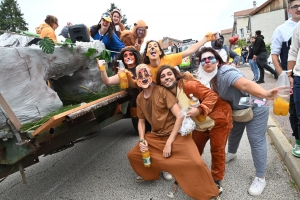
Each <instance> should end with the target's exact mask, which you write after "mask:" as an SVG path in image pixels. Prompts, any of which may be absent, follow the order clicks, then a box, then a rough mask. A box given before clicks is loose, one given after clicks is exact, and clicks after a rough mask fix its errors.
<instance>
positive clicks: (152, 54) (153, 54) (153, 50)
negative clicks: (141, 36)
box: [146, 42, 161, 60]
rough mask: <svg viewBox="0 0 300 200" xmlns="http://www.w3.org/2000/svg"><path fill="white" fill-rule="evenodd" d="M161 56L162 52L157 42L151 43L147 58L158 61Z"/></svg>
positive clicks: (148, 47)
mask: <svg viewBox="0 0 300 200" xmlns="http://www.w3.org/2000/svg"><path fill="white" fill-rule="evenodd" d="M160 55H161V51H160V49H159V46H158V44H157V43H156V42H149V43H148V46H147V53H146V56H148V57H149V59H150V60H154V59H158V58H159V56H160Z"/></svg>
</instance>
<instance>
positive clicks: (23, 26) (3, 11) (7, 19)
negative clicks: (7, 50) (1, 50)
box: [0, 0, 28, 32]
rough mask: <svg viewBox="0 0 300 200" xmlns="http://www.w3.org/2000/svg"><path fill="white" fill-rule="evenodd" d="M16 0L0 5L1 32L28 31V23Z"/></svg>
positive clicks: (5, 0)
mask: <svg viewBox="0 0 300 200" xmlns="http://www.w3.org/2000/svg"><path fill="white" fill-rule="evenodd" d="M23 15H24V14H23V13H21V9H20V8H19V4H18V3H17V1H16V0H3V1H1V4H0V30H5V31H12V32H16V31H17V32H18V31H27V30H28V28H27V25H28V24H27V23H26V22H25V20H24V19H23Z"/></svg>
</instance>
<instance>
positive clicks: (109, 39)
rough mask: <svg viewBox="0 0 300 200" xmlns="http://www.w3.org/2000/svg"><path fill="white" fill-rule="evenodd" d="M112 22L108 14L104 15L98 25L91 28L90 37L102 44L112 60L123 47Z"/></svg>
mask: <svg viewBox="0 0 300 200" xmlns="http://www.w3.org/2000/svg"><path fill="white" fill-rule="evenodd" d="M111 23H112V20H111V18H110V15H109V14H108V13H104V14H102V16H101V19H100V21H99V23H98V24H96V25H94V26H92V27H91V29H90V30H91V36H92V38H93V39H94V40H100V41H101V42H103V43H104V45H105V48H106V49H107V50H109V51H110V53H111V54H110V55H111V57H112V58H113V57H114V56H116V55H117V54H118V53H119V52H120V51H121V50H122V49H123V48H124V47H125V45H124V44H123V42H122V41H121V40H120V39H119V37H118V36H117V35H116V33H115V32H114V28H113V26H112V24H111Z"/></svg>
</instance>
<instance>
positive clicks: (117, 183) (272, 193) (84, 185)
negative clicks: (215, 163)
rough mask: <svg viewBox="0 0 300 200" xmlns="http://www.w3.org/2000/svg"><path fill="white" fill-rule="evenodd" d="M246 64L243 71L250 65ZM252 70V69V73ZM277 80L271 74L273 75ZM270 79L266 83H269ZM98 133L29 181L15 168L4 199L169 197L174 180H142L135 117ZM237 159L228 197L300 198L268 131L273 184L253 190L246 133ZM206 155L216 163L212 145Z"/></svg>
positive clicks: (34, 170) (43, 161)
mask: <svg viewBox="0 0 300 200" xmlns="http://www.w3.org/2000/svg"><path fill="white" fill-rule="evenodd" d="M247 68H248V67H242V68H240V69H241V71H244V70H249V68H248V69H247ZM250 76H251V74H248V75H246V77H249V79H252V78H253V77H250ZM269 79H270V81H273V83H275V80H274V79H273V78H272V77H271V76H268V75H266V82H267V81H269ZM272 79H273V80H272ZM269 84H270V85H267V83H266V84H265V85H262V86H263V87H267V86H268V87H269V86H271V83H269ZM95 136H96V137H94V138H92V139H89V140H85V141H83V142H81V143H77V144H76V145H75V146H74V147H71V148H69V149H67V150H65V151H62V152H59V153H56V154H54V155H49V156H46V157H41V158H40V162H39V163H37V164H35V165H33V166H31V167H29V168H27V169H26V171H25V173H26V176H27V181H28V186H25V185H24V184H23V182H22V179H21V175H20V174H19V173H15V174H13V175H11V176H9V177H8V178H7V179H5V180H4V181H3V182H1V183H0V185H1V186H0V199H1V200H16V199H17V200H18V199H22V200H27V199H28V200H40V199H43V200H48V199H49V200H53V199H62V200H73V199H74V200H75V199H76V200H77V199H99V200H102V199H103V200H129V199H136V200H165V199H169V198H168V197H167V196H166V195H167V193H168V192H169V191H171V188H172V182H169V181H165V180H163V179H162V178H161V179H160V180H158V181H151V182H143V183H136V182H135V177H136V174H135V173H134V171H133V170H132V169H131V167H130V165H129V162H128V159H127V156H126V154H127V152H128V151H129V150H130V149H131V148H132V147H133V146H134V145H135V144H136V142H137V141H138V136H137V133H136V132H135V131H134V129H133V127H132V125H131V120H130V119H123V120H120V121H119V122H116V123H114V124H112V125H110V126H108V127H105V128H103V129H102V130H100V131H99V132H97V133H96V134H95ZM237 154H238V157H237V159H235V160H233V161H231V162H229V163H228V164H227V165H226V175H225V179H224V180H223V188H224V192H223V194H222V195H221V199H222V200H224V199H225V200H240V199H268V200H269V199H272V200H277V199H278V200H300V197H299V194H298V193H297V190H296V189H295V188H294V187H293V185H294V184H293V181H292V180H291V178H290V176H289V174H288V172H287V171H286V168H285V167H284V165H283V164H282V162H281V159H280V158H279V156H278V154H277V152H276V150H275V149H274V147H273V145H272V142H271V141H270V139H269V137H268V162H267V173H266V180H267V187H266V188H265V190H264V192H263V193H262V194H261V195H260V196H258V197H252V196H250V195H248V193H247V189H248V188H249V186H250V184H251V183H252V180H253V178H254V176H255V170H254V166H253V162H252V158H251V152H250V147H249V143H248V140H247V137H246V135H244V137H243V138H242V142H241V144H240V147H239V150H238V153H237ZM203 159H204V161H205V162H206V163H207V165H208V166H210V159H211V158H210V153H209V145H207V147H206V149H205V152H204V155H203ZM174 199H178V200H184V199H190V198H189V197H187V196H186V195H185V194H184V193H183V192H182V191H181V189H179V191H178V192H177V193H176V194H175V198H174Z"/></svg>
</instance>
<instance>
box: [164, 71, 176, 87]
mask: <svg viewBox="0 0 300 200" xmlns="http://www.w3.org/2000/svg"><path fill="white" fill-rule="evenodd" d="M160 82H161V85H162V86H164V87H166V88H168V89H169V90H171V89H173V88H174V87H175V86H176V85H177V81H176V78H175V75H174V73H173V72H172V70H170V69H165V70H163V71H162V72H161V74H160Z"/></svg>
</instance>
